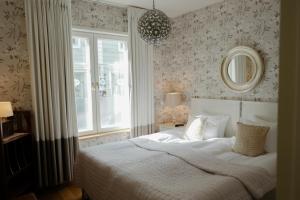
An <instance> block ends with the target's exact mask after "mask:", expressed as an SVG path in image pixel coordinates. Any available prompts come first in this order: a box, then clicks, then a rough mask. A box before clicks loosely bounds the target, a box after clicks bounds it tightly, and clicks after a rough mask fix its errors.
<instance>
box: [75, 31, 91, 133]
mask: <svg viewBox="0 0 300 200" xmlns="http://www.w3.org/2000/svg"><path fill="white" fill-rule="evenodd" d="M90 58H91V57H90V41H89V39H88V38H84V37H77V36H75V37H73V63H74V76H75V77H74V79H75V80H74V85H75V98H76V112H77V123H78V124H77V125H78V131H79V132H85V131H92V130H93V112H92V105H93V104H92V88H91V63H90Z"/></svg>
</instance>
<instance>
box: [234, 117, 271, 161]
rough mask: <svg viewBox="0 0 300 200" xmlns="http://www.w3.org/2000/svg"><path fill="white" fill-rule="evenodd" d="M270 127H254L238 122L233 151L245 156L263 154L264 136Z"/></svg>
mask: <svg viewBox="0 0 300 200" xmlns="http://www.w3.org/2000/svg"><path fill="white" fill-rule="evenodd" d="M269 129H270V127H264V126H254V125H248V124H243V123H240V122H238V123H237V134H236V141H235V144H234V146H233V150H234V151H235V152H237V153H241V154H244V155H246V156H258V155H261V154H263V153H264V152H265V143H266V136H267V134H268V131H269Z"/></svg>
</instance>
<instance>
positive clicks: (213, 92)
mask: <svg viewBox="0 0 300 200" xmlns="http://www.w3.org/2000/svg"><path fill="white" fill-rule="evenodd" d="M279 20H280V0H225V1H224V2H221V3H218V4H214V5H212V6H209V7H206V8H203V9H200V10H197V11H195V12H191V13H188V14H185V15H183V16H180V17H177V18H175V19H173V20H172V21H173V23H172V33H171V35H170V37H169V39H168V40H167V41H165V42H164V43H162V44H161V45H160V46H158V47H156V48H155V55H154V58H155V63H154V66H155V68H154V73H155V76H154V80H155V104H156V105H155V108H156V120H157V122H165V121H168V120H169V118H168V117H167V116H168V114H167V113H168V110H166V109H168V108H166V107H164V94H165V93H166V92H174V91H176V92H182V93H183V95H184V97H185V100H184V101H183V106H184V105H186V106H188V105H189V103H190V99H191V97H200V98H217V99H241V98H243V99H244V100H254V101H272V102H276V101H277V99H278V73H279V66H278V65H279ZM238 45H245V46H250V47H252V48H254V49H255V50H257V51H258V52H259V54H260V55H261V57H262V58H263V60H264V64H265V75H264V77H263V80H262V81H261V82H260V84H259V85H258V86H257V87H256V88H255V89H254V90H252V91H250V92H248V93H246V94H243V95H240V94H236V93H234V92H231V91H230V90H229V89H227V87H226V86H225V85H224V84H223V82H222V80H221V77H220V73H219V70H220V66H221V63H222V60H223V58H224V55H225V54H226V52H228V51H229V50H230V49H232V48H233V47H235V46H238ZM181 110H182V112H181V113H182V116H187V115H186V112H187V109H186V108H185V109H181ZM182 116H181V118H182Z"/></svg>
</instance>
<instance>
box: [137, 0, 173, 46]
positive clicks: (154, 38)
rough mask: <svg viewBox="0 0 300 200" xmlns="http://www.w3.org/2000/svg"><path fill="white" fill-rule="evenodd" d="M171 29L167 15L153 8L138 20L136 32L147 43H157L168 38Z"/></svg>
mask: <svg viewBox="0 0 300 200" xmlns="http://www.w3.org/2000/svg"><path fill="white" fill-rule="evenodd" d="M170 31H171V23H170V20H169V18H168V16H167V15H166V14H165V13H163V12H162V11H160V10H158V9H156V8H155V2H154V0H153V9H152V10H149V11H147V12H146V13H145V14H144V15H143V16H142V17H141V18H140V19H139V21H138V32H139V34H140V36H141V38H142V39H143V40H144V41H146V42H147V43H148V44H159V43H160V42H161V41H162V40H165V39H167V38H168V36H169V34H170Z"/></svg>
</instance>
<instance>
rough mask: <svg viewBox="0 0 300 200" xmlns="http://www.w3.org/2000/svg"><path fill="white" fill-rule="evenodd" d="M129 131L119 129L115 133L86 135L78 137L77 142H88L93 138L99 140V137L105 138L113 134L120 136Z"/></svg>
mask: <svg viewBox="0 0 300 200" xmlns="http://www.w3.org/2000/svg"><path fill="white" fill-rule="evenodd" d="M129 132H130V129H120V130H115V131H107V132H101V133H92V134H87V135H81V136H80V135H79V140H90V139H93V138H99V137H107V136H112V135H115V134H122V133H129Z"/></svg>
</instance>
